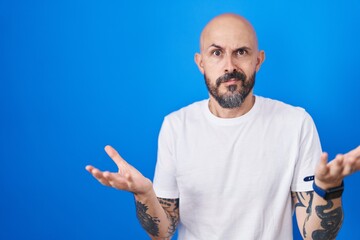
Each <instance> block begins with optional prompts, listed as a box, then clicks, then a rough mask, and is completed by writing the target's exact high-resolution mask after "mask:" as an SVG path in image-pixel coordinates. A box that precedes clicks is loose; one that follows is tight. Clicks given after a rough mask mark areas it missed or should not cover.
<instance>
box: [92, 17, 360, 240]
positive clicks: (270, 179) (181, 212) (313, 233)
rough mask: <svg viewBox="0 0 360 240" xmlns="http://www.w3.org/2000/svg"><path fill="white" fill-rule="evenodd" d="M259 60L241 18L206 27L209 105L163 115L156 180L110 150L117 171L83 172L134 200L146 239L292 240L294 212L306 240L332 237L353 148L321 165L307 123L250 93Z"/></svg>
mask: <svg viewBox="0 0 360 240" xmlns="http://www.w3.org/2000/svg"><path fill="white" fill-rule="evenodd" d="M264 59H265V53H264V51H260V50H259V49H258V42H257V37H256V34H255V31H254V29H253V27H252V26H251V24H250V23H249V22H248V21H247V20H246V19H244V18H243V17H241V16H238V15H235V14H223V15H220V16H218V17H216V18H214V19H213V20H212V21H210V22H209V23H208V24H207V25H206V27H205V28H204V30H203V32H202V34H201V39H200V53H196V54H195V62H196V64H197V66H198V68H199V70H200V72H201V73H202V74H203V75H204V78H205V83H206V86H207V88H208V91H209V99H206V100H203V101H199V102H195V103H193V104H191V105H189V106H186V107H184V108H182V109H180V110H178V111H176V112H173V113H171V114H169V115H168V116H166V117H165V119H164V122H163V125H162V128H161V131H160V134H159V146H158V147H159V149H158V160H157V164H156V170H155V177H154V182H153V183H152V182H151V181H150V180H149V179H147V178H145V177H144V176H143V175H142V174H141V173H140V172H138V171H137V170H136V169H135V168H133V167H132V166H131V165H130V164H128V163H127V162H125V160H124V159H122V158H121V157H120V155H119V154H118V153H117V152H116V150H115V149H113V148H112V147H110V146H106V147H105V151H106V152H107V153H108V155H109V156H110V157H111V158H112V159H113V160H114V161H115V163H116V164H117V166H118V168H119V171H118V172H117V173H111V172H108V171H104V172H103V171H100V170H98V169H97V168H94V167H92V166H87V167H86V169H87V170H88V171H89V172H90V173H91V174H92V175H93V176H94V177H95V178H96V179H98V180H99V181H100V182H101V183H102V184H104V185H106V186H111V187H114V188H116V189H119V190H125V191H129V192H132V193H134V196H135V201H136V214H137V217H138V219H139V221H140V223H141V224H142V226H143V228H144V229H145V230H146V231H147V233H148V234H149V235H150V236H151V238H152V239H170V238H171V236H172V235H173V234H174V232H175V231H176V229H177V226H178V223H180V224H179V232H178V239H185V240H199V239H204V240H209V239H210V240H211V239H219V240H231V239H257V240H258V239H264V240H269V239H274V240H275V239H276V240H278V239H286V240H288V239H292V236H293V234H292V214H293V212H294V211H295V212H296V217H297V222H298V226H299V228H300V232H301V234H302V236H303V237H304V238H305V239H335V237H336V235H337V233H338V231H339V229H340V227H341V224H342V221H343V211H342V206H341V194H342V191H343V179H344V178H345V177H346V176H348V175H350V174H352V173H354V172H355V171H358V170H359V169H360V147H358V148H356V149H354V150H352V151H350V152H348V153H346V154H344V155H338V156H337V157H336V158H335V159H334V160H333V161H331V162H330V163H327V155H326V154H325V153H322V150H321V146H320V141H319V137H318V133H317V131H316V128H315V125H314V123H313V120H312V118H311V117H310V115H309V114H308V113H307V112H306V111H305V110H304V109H302V108H299V107H293V106H290V105H287V104H285V103H282V102H279V101H275V100H272V99H268V98H264V97H260V96H256V95H254V93H253V87H254V84H255V76H256V72H257V71H259V69H260V67H261V64H262V63H263V62H264Z"/></svg>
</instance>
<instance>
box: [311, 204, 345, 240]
mask: <svg viewBox="0 0 360 240" xmlns="http://www.w3.org/2000/svg"><path fill="white" fill-rule="evenodd" d="M333 206H334V204H333V202H332V201H331V200H328V201H327V204H326V205H320V206H316V207H315V211H316V214H317V216H318V217H319V218H320V219H321V227H322V228H323V229H320V230H316V231H314V232H313V234H312V238H313V239H329V240H330V239H335V238H336V235H337V234H338V232H339V230H340V227H341V224H342V221H343V219H344V218H343V211H342V207H338V208H336V209H333V210H330V209H331V208H332V207H333ZM329 210H330V211H329ZM325 211H326V212H325Z"/></svg>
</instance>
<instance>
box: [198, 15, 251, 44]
mask: <svg viewBox="0 0 360 240" xmlns="http://www.w3.org/2000/svg"><path fill="white" fill-rule="evenodd" d="M221 41H232V42H233V43H234V41H237V42H238V44H245V43H246V44H247V45H249V44H250V45H251V47H252V48H253V49H254V50H258V41H257V37H256V33H255V30H254V28H253V26H252V25H251V24H250V22H249V21H247V20H246V19H245V18H244V17H242V16H240V15H236V14H231V13H227V14H222V15H219V16H217V17H215V18H213V19H212V20H211V21H210V22H209V23H208V24H207V25H206V26H205V28H204V29H203V31H202V33H201V37H200V51H203V50H204V49H206V48H207V47H209V46H210V45H211V44H214V43H215V42H218V43H220V42H221ZM234 44H235V43H234Z"/></svg>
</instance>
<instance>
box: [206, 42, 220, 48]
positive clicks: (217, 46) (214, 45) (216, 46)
mask: <svg viewBox="0 0 360 240" xmlns="http://www.w3.org/2000/svg"><path fill="white" fill-rule="evenodd" d="M211 47H214V48H219V49H223V47H221V46H219V45H216V44H215V43H213V44H211V45H210V46H209V47H208V48H211Z"/></svg>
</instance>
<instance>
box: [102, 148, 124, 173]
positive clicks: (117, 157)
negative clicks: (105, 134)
mask: <svg viewBox="0 0 360 240" xmlns="http://www.w3.org/2000/svg"><path fill="white" fill-rule="evenodd" d="M105 152H106V153H107V155H109V157H110V158H111V159H112V160H113V161H114V162H115V164H116V165H117V166H118V168H120V167H121V166H124V164H126V161H125V160H124V159H123V158H122V157H121V156H120V154H119V153H118V152H117V151H116V150H115V149H114V148H113V147H112V146H110V145H107V146H105Z"/></svg>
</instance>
